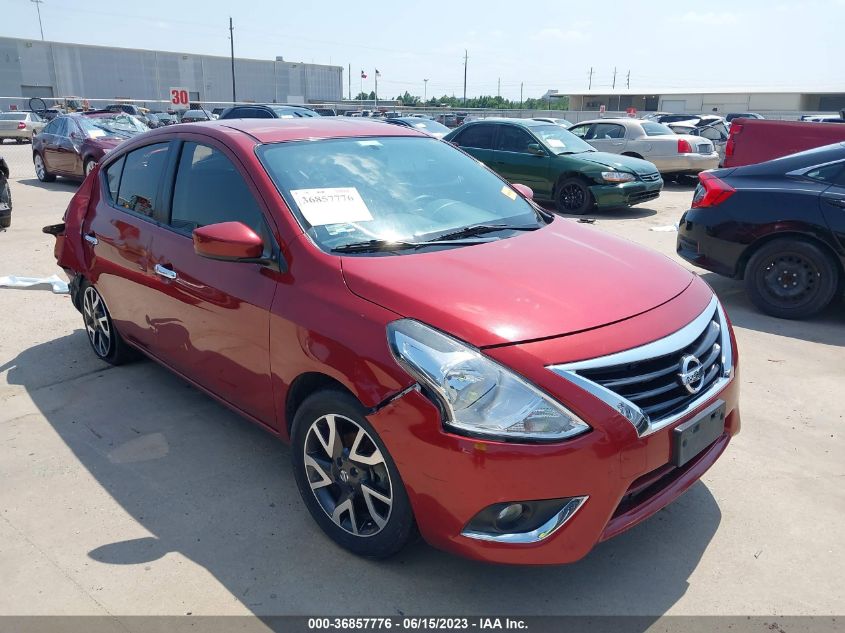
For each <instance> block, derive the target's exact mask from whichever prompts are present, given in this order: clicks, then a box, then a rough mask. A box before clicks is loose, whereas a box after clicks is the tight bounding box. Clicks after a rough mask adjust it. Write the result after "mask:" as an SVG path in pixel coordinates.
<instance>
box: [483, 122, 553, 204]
mask: <svg viewBox="0 0 845 633" xmlns="http://www.w3.org/2000/svg"><path fill="white" fill-rule="evenodd" d="M529 145H536V146H537V147H538V148H539V149H540V150H541V151H542V152H543V153H542V155H538V154H536V153H533V152H531V151H529V149H528V146H529ZM549 161H550V158H549V155H548V153H547V152H546V150H545V149H543V147H542V145H541V144H540V142H539V141H538V140H537V139H535V138H534V137H533V136H531V135H530V134H529V133H528V132H526V131H525V130H523V129H522V128H520V127H518V126H516V125H506V124H503V125H500V126H499V136H498V140H497V142H496V149H495V150H494V151H493V165H492V167H493V169H495V170H496V171H497V172H498V173H499V174H500V175H501V176H502V177H503V178H504V179H505V180H507V181H508V182H509V183H511V184H516V183H520V184H523V185H528V186H529V187H531V188H532V189H533V190H534V192H535V193H537V194H539V195H540V196H542V197H545V198H548V197H549V196H550V195H551V183H550V182H549V179H548V174H549Z"/></svg>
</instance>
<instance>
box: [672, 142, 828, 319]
mask: <svg viewBox="0 0 845 633" xmlns="http://www.w3.org/2000/svg"><path fill="white" fill-rule="evenodd" d="M699 180H700V183H699V185H698V187H697V188H696V190H695V195H694V197H693V201H692V208H691V209H690V210H689V211H687V212H686V213H684V215H683V217H682V218H681V222H680V225H679V228H678V243H677V251H678V254H679V255H680V256H681V257H683V258H684V259H686V260H687V261H689V262H692V263H693V264H695V265H696V266H700V267H701V268H706V269H707V270H711V271H713V272H715V273H718V274H720V275H724V276H726V277H733V278H735V279H744V280H745V287H746V290H747V292H748V296H749V297H750V298H751V300H752V301H753V302H754V305H756V306H757V307H758V308H759V309H760V310H762V311H763V312H765V313H767V314H771V315H773V316H776V317H780V318H784V319H800V318H805V317H809V316H811V315H813V314H815V313H817V312H819V311H820V310H822V309H824V308H825V307H826V306H827V305H828V304H829V303H830V302H831V301H832V300H833V299H834V297H836V296H837V295H840V294H841V293H842V291H843V283H845V143H836V144H834V145H826V146H824V147H819V148H816V149H811V150H808V151H806V152H800V153H798V154H792V155H790V156H785V157H783V158H778V159H776V160H772V161H768V162H765V163H759V164H756V165H746V166H744V167H735V168H729V169H718V170H715V171H707V172H702V173H701V174H700V175H699Z"/></svg>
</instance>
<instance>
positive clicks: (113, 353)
mask: <svg viewBox="0 0 845 633" xmlns="http://www.w3.org/2000/svg"><path fill="white" fill-rule="evenodd" d="M82 319H83V322H84V323H85V331H86V333H87V334H88V342H89V343H91V349H93V350H94V353H95V354H96V355H97V356H98V357H99V358H100V359H101V360H104V361H106V362H107V363H109V364H111V365H122V364H123V363H126V362H129V361H130V360H133V359H134V358H135V357H136V353H135V351H134V350H133V349H132V348H130V347H129V346H128V345H127V344H126V343H125V342H124V341H123V338H121V336H120V334H119V333H118V331H117V330H116V329H115V328H114V324H113V323H112V320H111V315H110V314H109V310H108V308H107V307H106V302H105V301H103V298H102V297H101V296H100V293H99V292H97V289H96V288H95V287H94V286H92V285H91V284H89V283H87V282H86V283H85V284H84V285H83V286H82Z"/></svg>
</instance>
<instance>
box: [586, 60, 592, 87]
mask: <svg viewBox="0 0 845 633" xmlns="http://www.w3.org/2000/svg"><path fill="white" fill-rule="evenodd" d="M592 89H593V67H592V66H590V79H589V81H588V83H587V90H592Z"/></svg>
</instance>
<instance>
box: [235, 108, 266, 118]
mask: <svg viewBox="0 0 845 633" xmlns="http://www.w3.org/2000/svg"><path fill="white" fill-rule="evenodd" d="M235 116H236V117H237V118H239V119H272V118H273V115H272V114H270V113H269V112H267V110H263V109H261V108H240V109H239V110H236V111H235Z"/></svg>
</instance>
